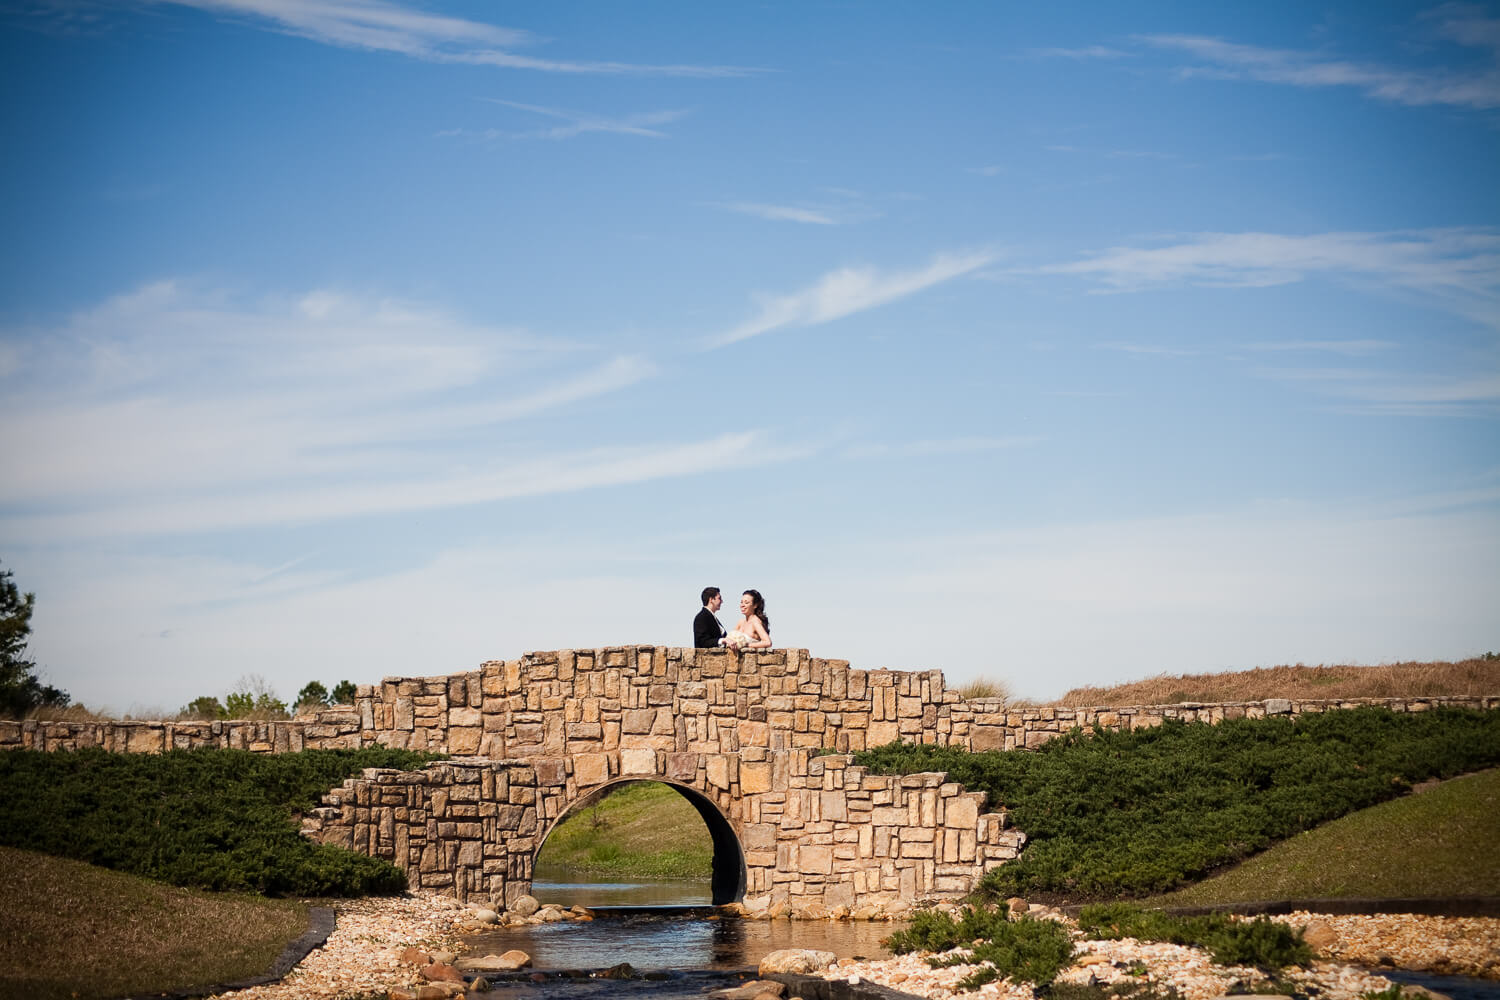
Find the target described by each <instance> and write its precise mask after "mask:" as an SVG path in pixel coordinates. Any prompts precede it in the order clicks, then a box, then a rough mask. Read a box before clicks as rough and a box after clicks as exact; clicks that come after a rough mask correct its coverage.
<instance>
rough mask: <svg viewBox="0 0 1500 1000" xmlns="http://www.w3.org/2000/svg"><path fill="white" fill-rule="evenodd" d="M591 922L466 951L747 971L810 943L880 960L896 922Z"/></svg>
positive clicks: (685, 914)
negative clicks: (770, 956) (784, 950)
mask: <svg viewBox="0 0 1500 1000" xmlns="http://www.w3.org/2000/svg"><path fill="white" fill-rule="evenodd" d="M595 914H596V919H595V920H593V921H591V922H589V923H567V922H563V923H556V924H538V925H535V926H529V927H518V928H513V929H510V930H497V931H491V932H489V933H486V934H478V935H475V936H474V937H473V938H471V939H470V941H469V949H468V950H469V953H470V954H475V955H484V954H488V953H494V954H501V953H503V952H505V951H508V950H510V949H511V948H519V949H521V950H522V951H524V952H526V953H527V954H528V955H530V956H531V962H532V967H533V968H535V969H537V970H560V969H602V968H607V967H609V966H611V965H616V964H618V963H620V962H629V963H630V964H631V965H632V966H634V967H635V968H636V969H639V970H643V971H645V970H660V971H670V972H683V971H688V970H710V969H713V970H731V969H753V968H755V967H756V966H757V965H759V964H760V960H761V959H762V958H763V957H765V956H766V955H767V954H768V953H770V952H773V951H777V950H778V949H781V948H816V949H818V950H820V951H831V952H833V953H834V954H835V955H838V956H839V957H840V958H855V957H863V958H886V957H889V955H890V952H889V951H887V950H886V949H885V948H884V947H882V946H881V944H880V940H881V938H884V937H885V936H886V935H888V934H890V933H891V932H892V931H893V930H896V929H897V928H898V927H899V926H900V925H899V924H888V923H869V922H865V921H826V920H814V921H790V920H740V919H738V918H734V917H724V918H720V917H719V916H718V915H717V914H713V913H711V912H709V911H706V910H702V909H697V910H694V909H691V908H685V909H684V910H683V911H681V912H676V913H673V912H669V911H661V910H658V911H652V912H646V913H642V912H630V911H614V912H611V911H609V910H596V911H595Z"/></svg>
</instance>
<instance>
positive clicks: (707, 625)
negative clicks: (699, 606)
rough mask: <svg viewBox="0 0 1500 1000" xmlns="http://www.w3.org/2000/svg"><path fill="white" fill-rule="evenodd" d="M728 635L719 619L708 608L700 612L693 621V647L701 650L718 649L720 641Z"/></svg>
mask: <svg viewBox="0 0 1500 1000" xmlns="http://www.w3.org/2000/svg"><path fill="white" fill-rule="evenodd" d="M727 634H728V633H726V632H725V631H724V626H722V625H720V624H719V619H717V618H715V617H714V613H713V612H712V611H710V610H708V609H707V608H704V609H703V610H702V611H700V612H698V617H697V618H694V619H693V645H694V646H696V647H698V648H699V649H714V648H716V647H717V646H718V645H719V640H720V639H722V638H724V636H725V635H727Z"/></svg>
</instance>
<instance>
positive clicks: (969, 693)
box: [953, 677, 1010, 701]
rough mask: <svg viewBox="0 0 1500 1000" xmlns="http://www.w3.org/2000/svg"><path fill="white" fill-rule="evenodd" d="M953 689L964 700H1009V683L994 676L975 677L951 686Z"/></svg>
mask: <svg viewBox="0 0 1500 1000" xmlns="http://www.w3.org/2000/svg"><path fill="white" fill-rule="evenodd" d="M953 691H954V692H955V693H957V694H958V696H959V697H960V698H962V699H964V700H965V701H973V700H974V699H976V698H999V699H1000V700H1002V701H1009V700H1010V685H1009V684H1007V683H1005V682H1004V681H1002V680H999V679H998V678H994V677H976V678H974V680H972V681H967V682H965V683H963V684H960V685H958V686H957V687H955V688H953Z"/></svg>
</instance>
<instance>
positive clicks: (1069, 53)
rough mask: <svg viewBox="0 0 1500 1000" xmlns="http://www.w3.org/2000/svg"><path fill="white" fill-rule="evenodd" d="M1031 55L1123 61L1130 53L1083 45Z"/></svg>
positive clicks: (1039, 50)
mask: <svg viewBox="0 0 1500 1000" xmlns="http://www.w3.org/2000/svg"><path fill="white" fill-rule="evenodd" d="M1032 55H1037V56H1042V57H1044V58H1048V59H1125V58H1127V57H1129V55H1130V53H1129V52H1126V51H1124V50H1123V49H1112V48H1110V47H1109V46H1107V45H1085V46H1083V47H1081V48H1076V49H1067V48H1050V49H1034V50H1033V51H1032Z"/></svg>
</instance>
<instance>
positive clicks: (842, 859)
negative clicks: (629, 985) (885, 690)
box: [303, 750, 1025, 912]
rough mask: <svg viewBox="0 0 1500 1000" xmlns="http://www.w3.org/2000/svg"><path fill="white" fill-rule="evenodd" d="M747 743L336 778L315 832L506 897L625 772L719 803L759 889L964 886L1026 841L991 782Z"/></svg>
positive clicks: (863, 902)
mask: <svg viewBox="0 0 1500 1000" xmlns="http://www.w3.org/2000/svg"><path fill="white" fill-rule="evenodd" d="M750 756H751V757H752V758H759V759H752V760H748V761H740V760H739V759H738V758H737V756H736V755H719V754H704V753H692V752H688V753H670V754H669V753H667V752H666V751H658V752H656V755H655V757H654V759H652V760H650V761H649V762H648V761H646V760H645V759H643V758H637V761H638V763H637V764H635V765H630V764H625V763H622V764H621V766H620V768H619V769H618V770H617V771H616V772H615V773H616V774H617V777H614V778H606V779H603V780H602V781H590V780H588V779H589V777H590V776H589V775H587V774H586V775H584V778H583V780H581V779H580V775H579V771H578V769H577V768H576V766H574V763H573V762H572V761H571V760H568V759H567V758H557V759H550V760H542V759H537V758H531V759H526V760H479V759H473V760H462V761H458V760H456V761H446V762H441V763H437V764H434V765H432V766H430V767H428V768H426V769H425V770H423V771H415V772H407V771H394V770H382V769H371V770H369V771H366V772H365V773H364V774H363V775H361V776H360V777H358V778H353V779H350V780H349V781H346V782H345V783H344V784H343V785H342V786H341V787H340V788H338V789H335V790H334V791H333V792H331V793H330V794H329V795H328V796H327V797H326V798H325V799H324V805H323V807H322V808H319V809H317V810H315V811H314V812H313V813H312V814H311V815H310V816H308V817H307V818H306V819H305V820H304V823H303V832H304V834H305V835H307V836H309V837H312V838H314V839H316V840H319V841H322V842H325V843H331V844H337V845H340V846H343V847H348V848H352V849H354V850H358V851H363V852H365V853H368V854H371V855H374V856H376V857H383V858H386V859H388V860H390V861H392V862H393V863H394V864H396V865H397V866H398V867H400V868H402V869H404V870H405V871H406V872H407V876H408V878H409V880H410V881H411V883H412V884H413V885H420V886H422V887H424V888H429V889H435V890H437V891H441V892H449V893H452V894H454V895H456V896H458V897H459V898H460V899H467V898H470V897H472V896H479V897H481V898H486V899H492V900H494V901H496V902H498V903H509V902H511V901H513V900H514V899H516V897H518V896H520V895H522V894H525V893H528V892H529V891H530V889H531V875H532V866H533V863H534V861H535V858H536V854H537V851H538V850H540V848H541V845H542V843H543V841H544V840H545V839H546V836H547V834H548V833H549V832H550V831H551V829H552V828H553V826H555V824H556V823H557V822H558V821H559V820H560V819H561V818H562V817H563V816H564V815H565V814H566V813H568V812H569V811H570V810H572V809H573V808H575V807H576V806H578V805H580V804H582V803H587V802H589V801H592V799H593V798H595V797H596V795H597V793H598V792H600V791H602V790H603V789H605V788H606V787H608V786H609V785H612V784H616V783H618V782H619V781H629V780H637V779H642V780H659V781H663V782H666V783H667V784H671V785H673V786H675V787H677V788H679V789H685V790H687V791H688V792H690V793H693V794H696V795H698V796H701V797H702V798H703V799H706V800H707V801H708V802H710V803H711V804H712V806H713V808H714V809H715V810H716V811H717V817H718V819H719V820H720V821H722V822H723V823H724V824H726V825H727V826H728V828H729V829H730V830H731V831H732V832H733V834H734V842H735V843H738V844H739V845H740V846H741V848H742V856H741V859H740V860H742V861H743V863H744V876H745V880H744V885H745V891H746V894H747V897H748V898H749V899H751V900H761V901H764V902H766V903H768V904H775V903H783V902H784V903H787V904H789V905H791V906H793V907H795V908H797V909H799V910H801V909H805V908H807V907H809V906H814V905H816V906H821V907H824V908H825V909H826V910H828V911H830V912H833V911H837V910H839V908H843V909H844V910H845V912H848V911H852V910H855V909H858V908H859V907H875V906H881V905H885V904H889V903H892V902H895V901H898V900H908V901H909V900H913V899H918V898H924V897H951V896H958V895H962V894H964V893H966V892H968V891H969V890H970V889H972V888H973V885H974V881H975V880H976V879H977V878H978V877H979V876H980V875H982V874H983V873H984V872H985V871H986V870H988V869H989V868H991V867H993V866H994V865H996V864H999V863H1001V862H1003V861H1006V860H1009V859H1011V858H1014V857H1015V856H1016V855H1017V853H1018V852H1019V851H1020V849H1021V846H1022V845H1023V843H1024V842H1025V836H1024V834H1022V833H1021V832H1020V831H1017V830H1015V829H1012V828H1010V827H1009V824H1008V821H1007V818H1006V815H1005V814H1004V813H1003V812H999V813H992V812H985V810H984V805H985V796H984V794H983V793H976V792H968V791H965V790H964V789H963V788H962V787H961V786H959V785H958V784H956V783H954V782H948V781H945V780H944V776H943V775H941V774H918V775H906V776H887V775H873V774H870V773H869V772H867V771H866V770H865V769H864V768H862V767H858V766H855V765H853V764H851V763H850V760H849V758H848V757H847V756H840V755H833V756H817V755H814V754H813V753H812V752H811V751H809V750H785V751H776V752H767V753H765V754H764V755H760V754H754V753H751V754H750ZM757 764H763V765H765V766H764V768H758V767H755V766H752V765H757ZM611 770H615V769H614V768H611Z"/></svg>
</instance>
